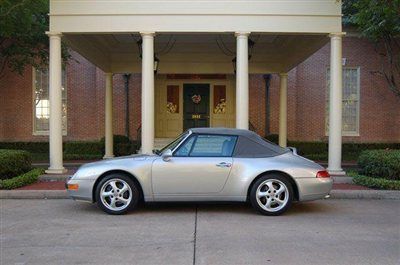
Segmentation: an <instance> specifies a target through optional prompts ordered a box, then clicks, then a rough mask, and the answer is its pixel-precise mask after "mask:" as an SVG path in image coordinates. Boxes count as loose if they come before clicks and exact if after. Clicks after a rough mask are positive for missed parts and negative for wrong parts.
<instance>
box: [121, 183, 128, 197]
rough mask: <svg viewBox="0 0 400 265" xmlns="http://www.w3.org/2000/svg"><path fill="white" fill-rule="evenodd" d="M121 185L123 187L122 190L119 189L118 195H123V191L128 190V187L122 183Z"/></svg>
mask: <svg viewBox="0 0 400 265" xmlns="http://www.w3.org/2000/svg"><path fill="white" fill-rule="evenodd" d="M122 185H123V186H122V188H121V189H119V193H120V194H124V193H125V191H127V190H128V185H125V184H124V183H122Z"/></svg>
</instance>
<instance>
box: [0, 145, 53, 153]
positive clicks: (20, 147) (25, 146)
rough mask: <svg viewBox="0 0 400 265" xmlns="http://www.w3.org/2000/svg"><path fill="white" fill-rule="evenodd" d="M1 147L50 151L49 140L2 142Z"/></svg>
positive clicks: (38, 151) (32, 151)
mask: <svg viewBox="0 0 400 265" xmlns="http://www.w3.org/2000/svg"><path fill="white" fill-rule="evenodd" d="M0 149H13V150H25V151H28V152H30V153H48V152H49V143H48V142H0Z"/></svg>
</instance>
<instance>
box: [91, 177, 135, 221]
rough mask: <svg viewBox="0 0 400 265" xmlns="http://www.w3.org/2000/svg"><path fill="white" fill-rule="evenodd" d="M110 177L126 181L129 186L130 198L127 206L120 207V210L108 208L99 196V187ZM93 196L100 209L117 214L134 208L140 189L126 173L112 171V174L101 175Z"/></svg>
mask: <svg viewBox="0 0 400 265" xmlns="http://www.w3.org/2000/svg"><path fill="white" fill-rule="evenodd" d="M110 179H121V180H123V181H125V182H126V183H128V185H129V186H130V188H131V190H132V200H131V202H130V203H129V205H128V207H126V208H125V209H122V210H120V211H113V210H110V209H108V208H107V207H106V206H105V205H104V204H103V202H102V200H101V198H100V190H101V187H102V186H103V185H104V183H106V182H107V181H108V180H110ZM95 196H96V202H97V205H98V206H99V208H100V209H102V210H103V211H104V212H106V213H108V214H114V215H119V214H124V213H126V212H128V211H129V210H132V209H134V208H135V207H136V206H137V204H138V202H139V198H140V190H139V189H138V187H137V185H136V184H135V182H134V181H133V180H132V179H131V178H130V177H129V176H128V175H126V174H122V173H112V174H109V175H107V176H105V177H103V178H102V180H101V181H100V182H99V183H98V185H97V186H96V192H95Z"/></svg>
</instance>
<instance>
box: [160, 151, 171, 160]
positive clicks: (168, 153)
mask: <svg viewBox="0 0 400 265" xmlns="http://www.w3.org/2000/svg"><path fill="white" fill-rule="evenodd" d="M161 157H162V159H163V160H164V161H165V162H168V161H169V160H170V159H171V157H172V151H171V149H167V150H165V151H164V152H163V153H162V155H161Z"/></svg>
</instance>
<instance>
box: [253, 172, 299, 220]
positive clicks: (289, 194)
mask: <svg viewBox="0 0 400 265" xmlns="http://www.w3.org/2000/svg"><path fill="white" fill-rule="evenodd" d="M292 201H293V187H292V185H291V183H290V182H289V181H288V179H287V178H286V177H285V176H282V175H278V174H268V175H265V176H262V177H261V178H259V179H258V180H257V181H256V182H255V183H254V184H253V186H252V188H251V190H250V202H251V204H252V206H253V207H254V208H255V209H256V210H257V211H259V212H260V213H261V214H264V215H280V214H282V213H284V212H285V211H286V210H287V209H288V208H289V207H290V205H291V204H292Z"/></svg>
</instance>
